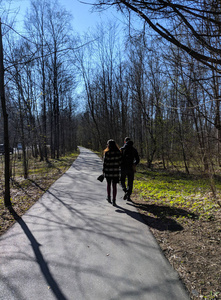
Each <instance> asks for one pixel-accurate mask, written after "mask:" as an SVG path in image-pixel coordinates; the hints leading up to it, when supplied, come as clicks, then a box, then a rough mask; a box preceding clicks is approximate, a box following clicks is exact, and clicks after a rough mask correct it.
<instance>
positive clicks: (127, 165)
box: [121, 137, 140, 200]
mask: <svg viewBox="0 0 221 300" xmlns="http://www.w3.org/2000/svg"><path fill="white" fill-rule="evenodd" d="M121 151H122V162H121V186H122V188H123V191H124V192H125V195H124V200H130V196H131V194H132V190H133V181H134V173H135V169H136V165H137V164H139V162H140V158H139V155H138V152H137V150H136V149H135V148H134V147H133V142H132V141H131V140H130V138H129V137H126V138H125V139H124V146H123V147H121ZM126 179H127V186H126Z"/></svg>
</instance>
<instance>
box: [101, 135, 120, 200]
mask: <svg viewBox="0 0 221 300" xmlns="http://www.w3.org/2000/svg"><path fill="white" fill-rule="evenodd" d="M120 165H121V151H120V150H119V147H118V146H117V145H116V143H115V141H114V140H109V141H107V148H106V149H105V150H104V163H103V173H104V177H105V178H106V181H107V201H108V202H109V203H111V186H112V192H113V194H112V196H113V198H112V199H113V200H112V203H113V206H116V196H117V183H118V182H119V176H120Z"/></svg>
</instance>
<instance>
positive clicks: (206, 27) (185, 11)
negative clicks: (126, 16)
mask: <svg viewBox="0 0 221 300" xmlns="http://www.w3.org/2000/svg"><path fill="white" fill-rule="evenodd" d="M94 6H95V8H98V9H104V8H107V7H108V6H116V8H117V9H118V10H120V11H121V12H126V11H133V12H134V13H135V14H136V15H137V16H138V17H139V18H141V19H143V20H145V22H146V24H148V25H149V26H150V27H151V28H152V29H153V30H154V31H155V32H156V33H157V34H159V35H160V36H161V37H162V38H163V39H165V40H166V41H168V42H169V43H172V44H174V45H176V46H177V47H179V48H181V49H183V50H184V51H185V52H186V53H188V54H189V55H191V56H192V57H193V58H195V59H197V60H198V61H200V62H201V63H203V64H204V65H207V66H209V67H210V68H212V69H215V70H217V71H219V72H221V47H220V42H221V41H220V36H221V2H220V0H184V1H182V2H180V1H178V0H97V1H95V2H94Z"/></svg>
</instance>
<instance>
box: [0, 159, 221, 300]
mask: <svg viewBox="0 0 221 300" xmlns="http://www.w3.org/2000/svg"><path fill="white" fill-rule="evenodd" d="M72 162H73V157H72ZM67 166H68V165H67ZM67 166H66V167H64V168H62V167H60V166H59V167H58V166H55V168H54V170H55V171H54V172H52V174H53V175H52V174H50V175H49V174H47V176H42V172H41V173H39V174H41V176H37V175H36V174H35V176H34V178H32V179H28V180H24V179H21V178H20V182H19V179H18V178H16V181H14V182H13V184H12V188H11V198H12V199H13V208H14V210H15V211H16V213H17V214H18V215H19V216H22V215H23V214H24V213H25V212H26V211H27V210H28V209H29V208H30V207H31V206H32V205H33V204H34V203H35V202H36V201H37V200H38V199H39V198H40V197H41V196H42V195H43V193H45V191H47V189H48V188H49V186H50V185H51V184H52V183H53V182H54V181H55V180H57V179H58V178H59V177H60V176H61V175H62V174H63V173H64V172H65V170H66V169H67ZM0 200H1V201H0V235H2V234H3V233H4V232H5V231H7V230H8V229H9V227H10V226H11V225H12V224H13V223H14V222H15V220H14V218H13V216H12V215H11V214H10V212H9V211H8V210H7V209H5V208H4V205H3V194H2V191H1V192H0ZM132 201H133V203H134V205H135V206H136V207H137V209H138V211H139V212H140V214H141V216H142V217H143V219H144V221H145V223H146V224H147V225H148V226H149V228H150V230H151V231H152V233H153V235H154V236H155V238H156V240H157V241H158V243H159V245H160V247H161V249H162V251H163V253H164V255H165V256H166V258H167V259H168V260H169V262H170V264H171V265H172V266H173V268H174V269H175V270H177V272H178V273H179V276H180V278H181V280H182V281H183V282H184V284H185V286H186V288H187V290H188V291H189V294H190V297H191V299H193V300H196V299H209V300H212V299H221V274H220V273H221V259H220V258H221V247H220V246H221V210H220V209H219V210H216V211H214V213H213V217H212V218H209V219H208V220H205V219H200V218H197V217H195V214H194V213H191V212H190V211H187V210H185V209H180V208H174V207H169V206H167V205H162V203H159V204H157V203H156V201H154V200H152V199H151V198H149V199H148V201H147V200H144V199H142V197H140V194H139V193H138V192H137V190H135V192H134V194H133V195H132Z"/></svg>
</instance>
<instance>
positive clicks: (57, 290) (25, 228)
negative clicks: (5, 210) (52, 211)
mask: <svg viewBox="0 0 221 300" xmlns="http://www.w3.org/2000/svg"><path fill="white" fill-rule="evenodd" d="M9 211H10V213H11V214H12V216H13V217H14V219H15V220H16V221H17V222H18V224H19V225H20V226H21V228H22V230H23V231H24V233H25V234H26V236H27V238H28V239H29V241H30V243H31V246H32V249H33V252H34V254H35V257H36V261H37V263H38V264H39V267H40V270H41V272H42V274H43V275H44V278H45V280H46V282H47V284H48V286H50V289H51V290H52V292H53V293H54V295H55V297H56V298H57V299H58V300H67V298H66V297H65V296H64V294H63V293H62V291H61V290H60V288H59V286H58V284H57V282H56V281H55V279H54V278H53V276H52V274H51V272H50V270H49V267H48V264H47V262H46V261H45V259H44V257H43V255H42V253H41V250H40V247H41V244H39V243H38V241H37V240H36V239H35V237H34V236H33V234H32V232H31V231H30V229H29V228H28V226H27V224H26V223H25V222H24V221H23V219H22V218H21V217H20V216H19V215H18V214H17V213H16V211H15V210H14V209H13V208H12V207H10V208H9Z"/></svg>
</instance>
